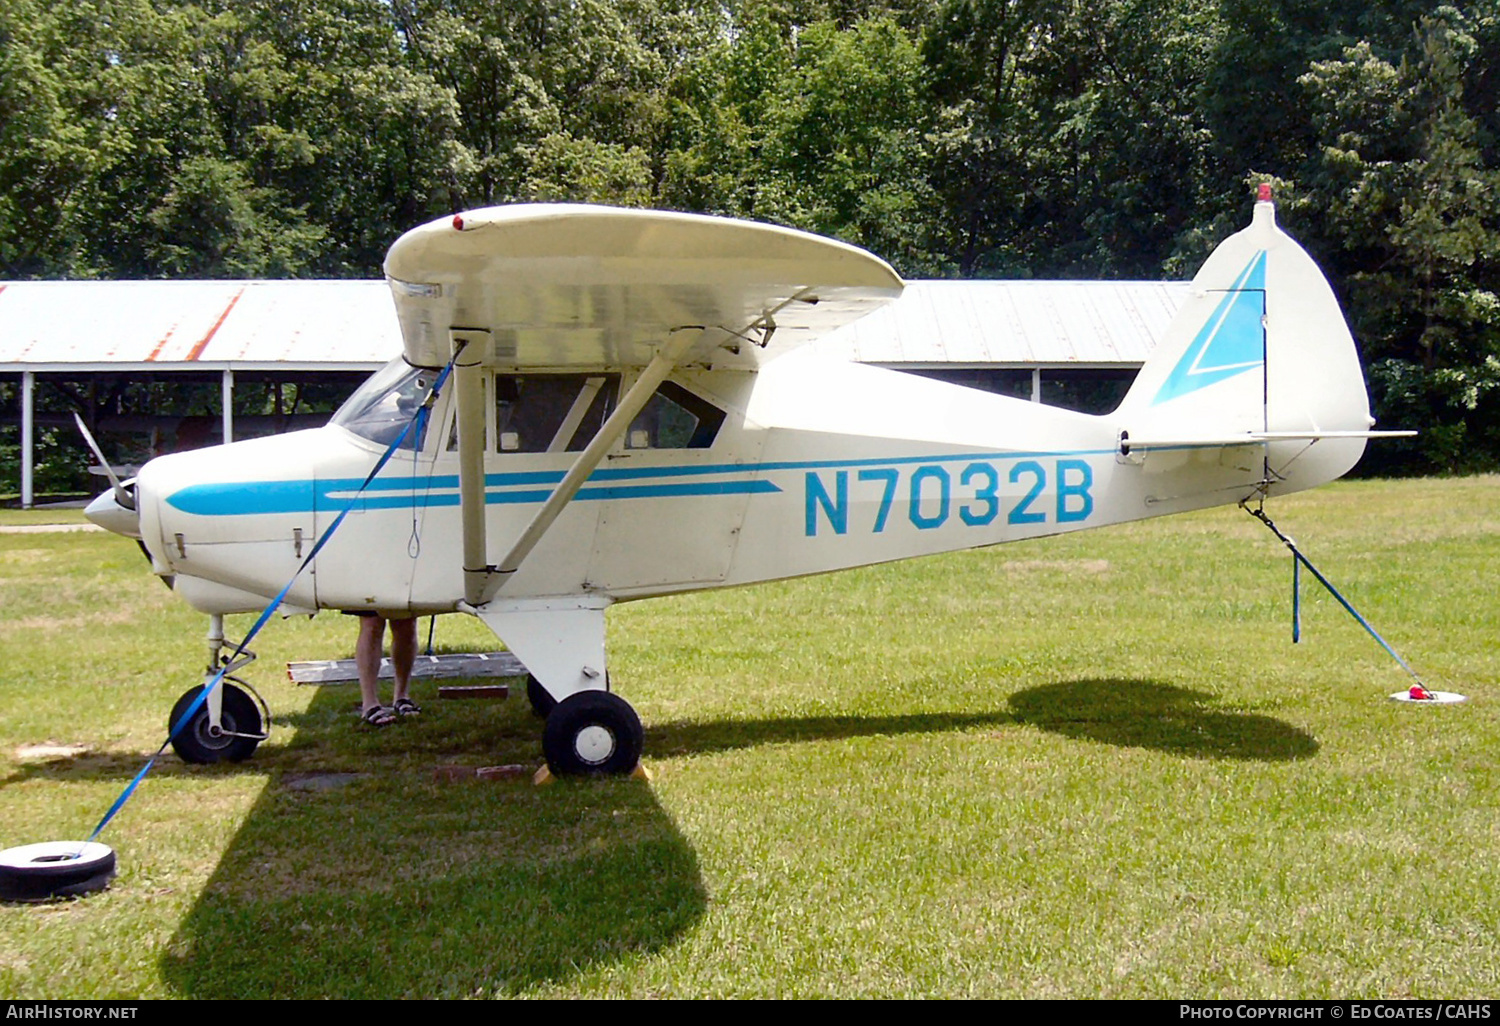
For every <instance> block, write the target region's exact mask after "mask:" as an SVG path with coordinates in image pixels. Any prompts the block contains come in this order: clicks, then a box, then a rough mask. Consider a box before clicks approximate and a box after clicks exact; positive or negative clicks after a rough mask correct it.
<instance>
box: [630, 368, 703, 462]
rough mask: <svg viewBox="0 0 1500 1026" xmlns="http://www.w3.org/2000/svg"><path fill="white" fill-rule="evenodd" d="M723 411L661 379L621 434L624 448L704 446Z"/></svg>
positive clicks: (689, 447) (679, 386) (685, 447)
mask: <svg viewBox="0 0 1500 1026" xmlns="http://www.w3.org/2000/svg"><path fill="white" fill-rule="evenodd" d="M723 425H724V411H723V410H721V409H719V408H718V407H717V406H715V405H714V404H713V403H710V402H709V401H708V400H707V399H704V398H702V397H701V396H697V395H694V394H693V393H692V392H689V391H688V390H687V389H685V388H683V387H682V386H681V385H679V384H677V383H676V382H672V381H663V382H662V383H661V385H660V386H659V387H658V388H657V390H656V394H655V395H653V396H652V397H651V400H650V401H649V402H648V403H646V408H645V409H643V410H641V412H640V415H639V416H637V417H636V418H635V421H634V422H633V423H632V424H631V425H630V430H629V431H627V432H626V433H625V448H627V449H707V448H708V447H709V446H711V445H713V444H714V438H715V437H716V436H717V435H718V433H719V428H721V427H722V426H723Z"/></svg>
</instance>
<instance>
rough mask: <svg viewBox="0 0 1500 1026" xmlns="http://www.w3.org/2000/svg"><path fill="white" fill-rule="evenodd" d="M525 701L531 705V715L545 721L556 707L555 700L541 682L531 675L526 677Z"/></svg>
mask: <svg viewBox="0 0 1500 1026" xmlns="http://www.w3.org/2000/svg"><path fill="white" fill-rule="evenodd" d="M526 701H528V702H530V703H531V715H533V716H535V717H537V718H538V719H543V720H545V719H546V718H547V716H548V715H549V714H550V713H551V712H552V710H553V709H555V708H556V707H557V699H555V698H553V697H552V696H551V695H550V694H548V693H547V689H546V688H544V687H542V682H541V681H539V680H537V679H536V678H535V677H533V676H532V675H531V674H529V673H528V674H527V675H526Z"/></svg>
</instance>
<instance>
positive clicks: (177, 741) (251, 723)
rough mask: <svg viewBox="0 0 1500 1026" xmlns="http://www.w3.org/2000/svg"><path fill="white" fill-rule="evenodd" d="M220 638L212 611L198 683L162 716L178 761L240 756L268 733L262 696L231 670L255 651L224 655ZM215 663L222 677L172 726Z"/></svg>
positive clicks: (249, 659) (207, 679)
mask: <svg viewBox="0 0 1500 1026" xmlns="http://www.w3.org/2000/svg"><path fill="white" fill-rule="evenodd" d="M225 644H226V642H225V639H224V617H223V616H220V615H218V614H214V615H212V616H210V618H209V628H208V668H207V670H206V672H205V674H204V678H203V683H202V684H200V685H199V686H198V687H195V688H189V689H188V690H187V691H185V692H184V693H183V695H182V697H181V698H179V699H177V702H176V704H175V705H173V706H172V715H171V718H170V719H169V720H168V721H167V729H168V730H173V731H176V732H175V733H174V734H173V735H172V748H173V750H174V751H176V753H177V754H178V755H179V756H180V757H181V758H182V761H183V762H193V763H200V764H201V763H213V762H243V761H244V760H246V759H248V758H250V756H251V755H253V754H255V749H256V747H257V746H258V745H259V744H260V743H261V742H262V741H264V740H265V739H266V738H267V737H269V736H270V734H269V733H267V730H268V729H269V727H270V723H271V711H270V709H269V708H268V707H267V706H266V703H265V700H264V699H263V698H261V697H260V695H259V694H257V693H256V691H255V689H254V688H252V687H251V686H250V685H249V684H247V683H245V681H243V680H241V679H240V678H238V677H235V676H232V674H233V672H234V671H235V670H238V669H240V668H242V667H244V666H248V665H249V664H250V663H253V662H254V661H255V653H254V652H252V651H250V650H249V649H243V650H242V651H240V652H239V653H238V654H237V655H236V656H235V657H234V658H233V659H229V658H228V657H226V656H225V655H224V654H223V652H224V646H225ZM221 666H222V668H223V673H224V677H223V680H221V681H220V682H219V686H218V687H216V688H214V689H213V691H212V692H210V693H209V696H208V699H207V701H205V702H203V703H202V704H201V705H200V706H199V707H198V711H197V712H195V713H194V714H193V716H192V718H191V719H190V720H188V722H186V723H183V724H182V726H181V729H180V730H179V729H177V728H178V724H179V722H180V721H181V720H182V718H183V716H184V715H186V714H187V711H188V709H189V708H191V707H192V705H193V703H195V702H197V701H198V696H199V695H200V694H202V692H203V689H204V688H205V687H207V686H208V684H209V683H210V682H211V681H212V680H213V679H214V677H216V676H217V675H218V674H219V672H220V667H221ZM231 681H233V682H234V683H232V684H231V683H230V682H231ZM251 696H254V697H253V700H252V697H251Z"/></svg>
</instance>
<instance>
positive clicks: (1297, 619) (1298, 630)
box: [1244, 506, 1427, 691]
mask: <svg viewBox="0 0 1500 1026" xmlns="http://www.w3.org/2000/svg"><path fill="white" fill-rule="evenodd" d="M1244 509H1245V512H1246V513H1249V514H1250V515H1251V516H1252V517H1254V518H1255V519H1257V520H1259V521H1260V522H1261V523H1263V524H1265V525H1266V526H1267V527H1269V528H1270V529H1271V533H1272V534H1274V535H1276V537H1278V538H1280V539H1281V541H1282V543H1283V544H1284V545H1286V547H1287V548H1288V549H1290V550H1291V553H1292V641H1293V643H1295V642H1298V641H1300V640H1302V606H1301V590H1302V579H1301V576H1300V575H1299V573H1298V568H1299V567H1303V566H1305V567H1307V569H1308V570H1309V571H1310V572H1311V573H1312V575H1313V576H1314V577H1316V578H1317V579H1318V583H1319V584H1321V585H1323V587H1325V588H1327V589H1328V593H1329V594H1330V595H1332V596H1333V597H1334V598H1336V599H1338V600H1339V605H1341V606H1343V607H1344V608H1345V609H1347V610H1348V611H1349V615H1350V616H1352V617H1354V619H1356V620H1358V621H1359V625H1360V626H1361V627H1363V628H1364V629H1365V630H1367V631H1369V632H1370V637H1372V638H1374V639H1375V640H1376V641H1378V642H1380V647H1381V648H1383V649H1385V650H1386V651H1387V652H1388V653H1390V656H1391V658H1392V659H1394V660H1396V662H1398V663H1400V664H1401V668H1402V669H1403V670H1405V671H1406V672H1407V673H1408V674H1410V675H1411V679H1412V680H1414V681H1416V682H1417V686H1418V687H1420V688H1421V689H1422V690H1423V691H1426V690H1427V685H1425V684H1423V683H1422V678H1421V677H1418V676H1417V671H1416V670H1413V669H1412V668H1411V667H1410V666H1409V665H1408V664H1407V662H1406V660H1405V659H1402V658H1401V654H1400V653H1399V652H1397V651H1396V650H1395V649H1394V648H1392V647H1391V646H1390V643H1389V642H1387V641H1386V640H1385V639H1384V638H1382V637H1381V636H1380V632H1379V631H1377V630H1376V629H1375V628H1374V627H1372V626H1370V621H1368V620H1366V619H1365V618H1364V617H1363V616H1360V615H1359V610H1357V609H1355V608H1354V606H1352V605H1350V603H1349V600H1348V599H1346V598H1344V596H1343V595H1341V594H1339V590H1338V589H1337V588H1335V587H1334V586H1333V582H1331V581H1329V579H1328V578H1326V577H1324V576H1323V575H1322V574H1321V573H1320V572H1319V571H1318V568H1317V567H1315V566H1313V565H1312V562H1311V561H1310V560H1309V559H1308V558H1307V557H1306V556H1304V555H1303V554H1302V550H1301V549H1299V548H1297V543H1296V542H1294V541H1292V539H1290V538H1288V537H1287V536H1286V535H1284V534H1282V533H1281V530H1280V529H1279V528H1278V527H1277V526H1276V524H1275V522H1274V521H1272V520H1271V518H1270V517H1268V516H1266V511H1265V510H1263V509H1251V508H1250V507H1249V506H1245V507H1244Z"/></svg>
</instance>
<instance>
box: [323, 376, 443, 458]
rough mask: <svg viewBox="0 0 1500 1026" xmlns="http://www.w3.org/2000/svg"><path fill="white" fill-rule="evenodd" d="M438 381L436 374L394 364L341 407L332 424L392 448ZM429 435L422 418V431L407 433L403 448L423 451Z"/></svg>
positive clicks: (361, 387) (424, 419)
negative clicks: (434, 383)
mask: <svg viewBox="0 0 1500 1026" xmlns="http://www.w3.org/2000/svg"><path fill="white" fill-rule="evenodd" d="M435 377H436V372H435V371H430V370H426V369H424V368H421V367H412V366H409V365H408V364H407V363H406V362H405V361H403V360H393V361H391V362H390V363H389V364H387V365H386V366H385V367H383V368H381V369H380V370H379V371H377V372H376V373H375V374H374V375H373V376H372V377H371V378H370V379H369V380H368V381H366V382H365V383H364V384H363V385H361V386H360V387H359V389H358V390H357V391H356V392H355V393H354V394H353V395H352V396H350V397H349V401H348V402H346V403H344V405H343V406H341V407H339V411H338V412H337V413H335V414H334V415H333V419H332V420H331V421H330V423H332V424H337V425H339V426H340V427H343V428H346V429H348V430H349V431H352V432H354V433H355V434H356V435H359V436H360V437H361V438H365V439H368V440H369V441H371V442H374V443H376V444H377V445H390V444H391V443H392V442H394V441H395V440H396V438H397V436H399V435H400V434H401V432H402V431H403V430H405V429H406V426H407V425H408V424H410V423H411V422H412V420H413V418H414V417H415V416H416V413H417V410H418V409H419V408H420V407H421V405H422V403H423V402H424V401H426V399H427V393H428V392H429V391H431V389H432V383H433V380H434V379H435ZM426 433H427V424H426V418H423V423H422V425H421V430H420V431H418V430H417V429H416V427H413V429H412V430H410V431H408V432H407V434H406V438H404V439H403V440H402V442H401V448H403V449H410V450H420V449H421V448H422V443H423V441H424V440H425V436H426Z"/></svg>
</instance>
